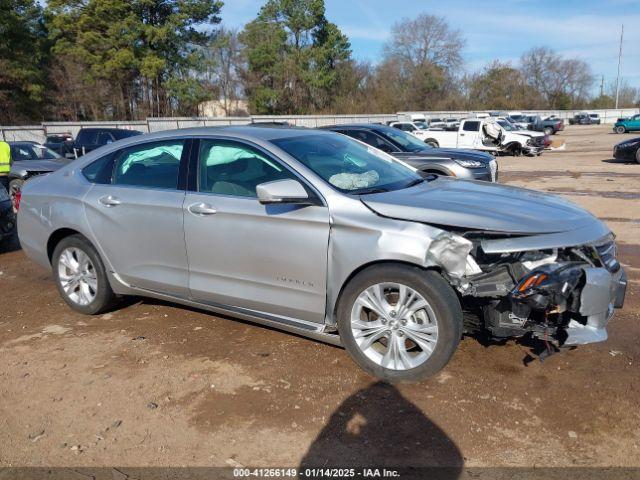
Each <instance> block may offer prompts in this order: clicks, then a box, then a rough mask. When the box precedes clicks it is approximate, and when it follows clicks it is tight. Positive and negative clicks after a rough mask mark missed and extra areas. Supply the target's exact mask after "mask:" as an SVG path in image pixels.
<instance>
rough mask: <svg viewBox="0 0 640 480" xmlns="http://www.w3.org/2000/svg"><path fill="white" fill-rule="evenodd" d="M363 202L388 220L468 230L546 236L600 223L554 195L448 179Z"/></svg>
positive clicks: (371, 197)
mask: <svg viewBox="0 0 640 480" xmlns="http://www.w3.org/2000/svg"><path fill="white" fill-rule="evenodd" d="M361 200H362V202H364V204H365V205H367V206H368V207H369V208H371V209H372V210H373V211H374V212H377V213H378V214H380V215H383V216H385V217H391V218H397V219H400V220H410V221H416V222H423V223H429V224H433V225H445V226H451V227H460V228H468V229H470V230H487V231H493V232H504V233H521V234H545V233H558V232H566V231H570V230H575V229H578V228H581V227H584V226H586V225H588V224H589V223H592V222H600V220H598V219H597V218H596V217H594V216H593V215H592V214H590V213H589V212H587V211H586V210H584V209H582V208H580V207H578V206H577V205H575V204H573V203H571V202H569V201H567V200H564V199H562V198H560V197H557V196H555V195H551V194H548V193H541V192H536V191H533V190H527V189H524V188H518V187H507V186H504V185H497V184H491V183H487V182H470V181H463V180H455V179H450V178H446V177H439V178H438V179H436V180H433V181H430V182H422V183H420V184H419V185H416V186H415V187H411V188H406V189H403V190H395V191H392V192H383V193H376V194H371V195H362V196H361Z"/></svg>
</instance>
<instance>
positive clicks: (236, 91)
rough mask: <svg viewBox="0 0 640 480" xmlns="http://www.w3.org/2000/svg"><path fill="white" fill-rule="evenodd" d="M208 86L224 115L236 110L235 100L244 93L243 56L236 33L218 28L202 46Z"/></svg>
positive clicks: (235, 112)
mask: <svg viewBox="0 0 640 480" xmlns="http://www.w3.org/2000/svg"><path fill="white" fill-rule="evenodd" d="M205 57H206V65H207V69H206V73H205V79H206V82H207V89H208V90H209V92H210V93H211V95H212V96H213V97H214V98H215V99H216V100H219V101H220V104H221V106H222V108H223V109H224V112H225V114H226V115H227V116H229V115H236V114H238V113H244V114H246V112H239V111H237V109H238V100H240V99H242V98H243V97H244V90H243V85H242V78H241V75H242V73H243V71H244V58H243V52H242V47H241V45H240V41H239V40H238V33H237V32H236V31H235V30H227V29H225V28H221V29H220V30H218V31H217V32H216V34H215V37H214V38H213V39H212V41H211V42H210V43H209V45H208V46H207V48H206V50H205Z"/></svg>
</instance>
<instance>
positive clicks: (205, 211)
mask: <svg viewBox="0 0 640 480" xmlns="http://www.w3.org/2000/svg"><path fill="white" fill-rule="evenodd" d="M188 210H189V211H190V212H191V213H193V214H194V215H213V214H214V213H216V212H217V210H216V209H215V208H213V207H212V206H211V205H209V204H208V203H194V204H193V205H189V208H188Z"/></svg>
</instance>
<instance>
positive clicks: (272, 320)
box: [18, 126, 626, 381]
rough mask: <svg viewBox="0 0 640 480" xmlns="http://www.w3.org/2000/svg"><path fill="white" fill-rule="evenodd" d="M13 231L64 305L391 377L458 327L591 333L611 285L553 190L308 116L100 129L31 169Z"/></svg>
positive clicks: (559, 337)
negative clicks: (56, 159) (425, 163)
mask: <svg viewBox="0 0 640 480" xmlns="http://www.w3.org/2000/svg"><path fill="white" fill-rule="evenodd" d="M18 230H19V236H20V241H21V243H22V246H23V248H24V250H25V252H26V253H27V255H28V256H30V257H31V258H32V259H34V260H35V261H37V262H38V263H40V264H41V265H43V266H44V267H46V268H51V269H52V271H53V276H54V279H55V281H56V284H57V286H58V289H59V291H60V294H61V295H62V297H63V298H64V299H65V301H66V302H67V303H68V304H69V305H70V306H71V307H72V308H74V309H75V310H77V311H79V312H83V313H86V314H96V313H99V312H103V311H105V310H106V309H109V308H112V307H113V306H114V300H115V299H116V298H117V296H120V295H142V296H149V297H155V298H160V299H165V300H169V301H174V302H178V303H182V304H185V305H191V306H196V307H199V308H203V309H208V310H210V311H213V312H219V313H227V314H231V315H234V316H236V317H239V318H242V319H246V320H251V321H254V322H258V323H262V324H265V325H270V326H274V327H278V328H281V329H283V330H287V331H290V332H295V333H298V334H302V335H306V336H308V337H311V338H315V339H319V340H322V341H326V342H329V343H333V344H336V345H338V344H341V345H344V347H346V349H347V350H348V352H349V353H350V355H351V356H352V358H353V359H354V360H355V361H356V362H357V363H358V364H359V365H360V366H361V367H362V368H364V369H365V370H366V371H367V372H369V373H371V374H373V375H376V376H378V377H381V378H383V379H386V380H390V381H399V380H416V379H420V378H424V377H426V376H430V375H433V374H434V373H436V372H437V371H439V370H440V369H441V368H443V367H444V366H445V365H446V364H447V362H448V361H449V359H450V358H451V356H452V355H453V353H454V351H455V350H456V347H457V345H458V343H459V341H460V338H461V336H462V335H463V333H465V332H466V333H474V332H477V331H488V332H489V333H490V334H491V335H492V336H494V337H521V336H525V335H530V336H533V337H537V338H540V339H544V340H545V341H547V345H549V344H553V345H554V346H557V347H559V346H565V345H577V344H581V343H589V342H595V341H602V340H605V339H606V337H607V334H606V328H605V326H606V323H607V322H608V320H609V319H610V317H611V316H612V313H613V309H614V308H615V307H620V306H622V303H623V300H624V295H625V285H626V277H625V274H624V271H623V269H622V268H621V266H620V264H619V263H618V261H617V260H616V247H615V243H614V241H613V235H612V233H611V232H610V231H609V229H608V228H607V227H606V225H605V224H603V223H602V222H601V221H599V220H598V219H597V218H595V217H594V216H592V215H591V214H589V213H588V212H586V211H584V210H582V209H581V208H579V207H577V206H575V205H574V204H572V203H570V202H568V201H565V200H563V199H560V198H558V197H555V196H551V195H547V194H542V193H537V192H533V191H529V190H524V189H518V188H513V187H505V186H499V185H496V184H490V183H487V182H472V181H460V180H455V179H451V178H446V177H437V178H436V177H429V178H426V179H425V178H422V177H421V176H420V175H418V173H417V172H416V171H415V169H412V168H411V167H409V166H407V165H406V164H403V163H402V162H400V161H398V160H396V159H394V158H392V157H390V156H389V155H388V154H386V153H384V152H382V151H380V150H377V149H375V148H373V147H368V146H367V145H364V144H362V143H360V142H357V141H355V140H352V139H350V138H348V137H346V136H343V135H339V134H336V133H333V132H327V131H315V130H305V129H301V130H297V129H281V128H256V127H250V126H249V127H225V128H199V129H185V130H177V131H165V132H159V133H154V134H149V135H142V136H138V137H135V138H130V139H126V140H122V141H119V142H115V143H113V144H111V145H107V146H105V147H102V148H100V149H98V150H96V151H93V152H91V153H89V154H87V155H86V156H84V157H82V158H81V159H79V160H77V161H75V162H73V163H72V164H70V165H67V166H66V167H63V168H62V169H60V170H58V171H56V172H54V173H52V174H50V175H47V176H43V177H40V178H34V179H33V180H31V181H29V182H28V183H26V184H25V186H24V189H23V194H22V200H21V205H20V209H19V213H18ZM463 312H465V315H463Z"/></svg>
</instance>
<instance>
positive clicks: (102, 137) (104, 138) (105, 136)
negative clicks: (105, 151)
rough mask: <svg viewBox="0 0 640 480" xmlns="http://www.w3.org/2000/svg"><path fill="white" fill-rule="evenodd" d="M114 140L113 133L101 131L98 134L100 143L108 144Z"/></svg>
mask: <svg viewBox="0 0 640 480" xmlns="http://www.w3.org/2000/svg"><path fill="white" fill-rule="evenodd" d="M113 142H114V139H113V135H111V134H110V133H109V132H100V133H99V134H98V145H106V144H108V143H113Z"/></svg>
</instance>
